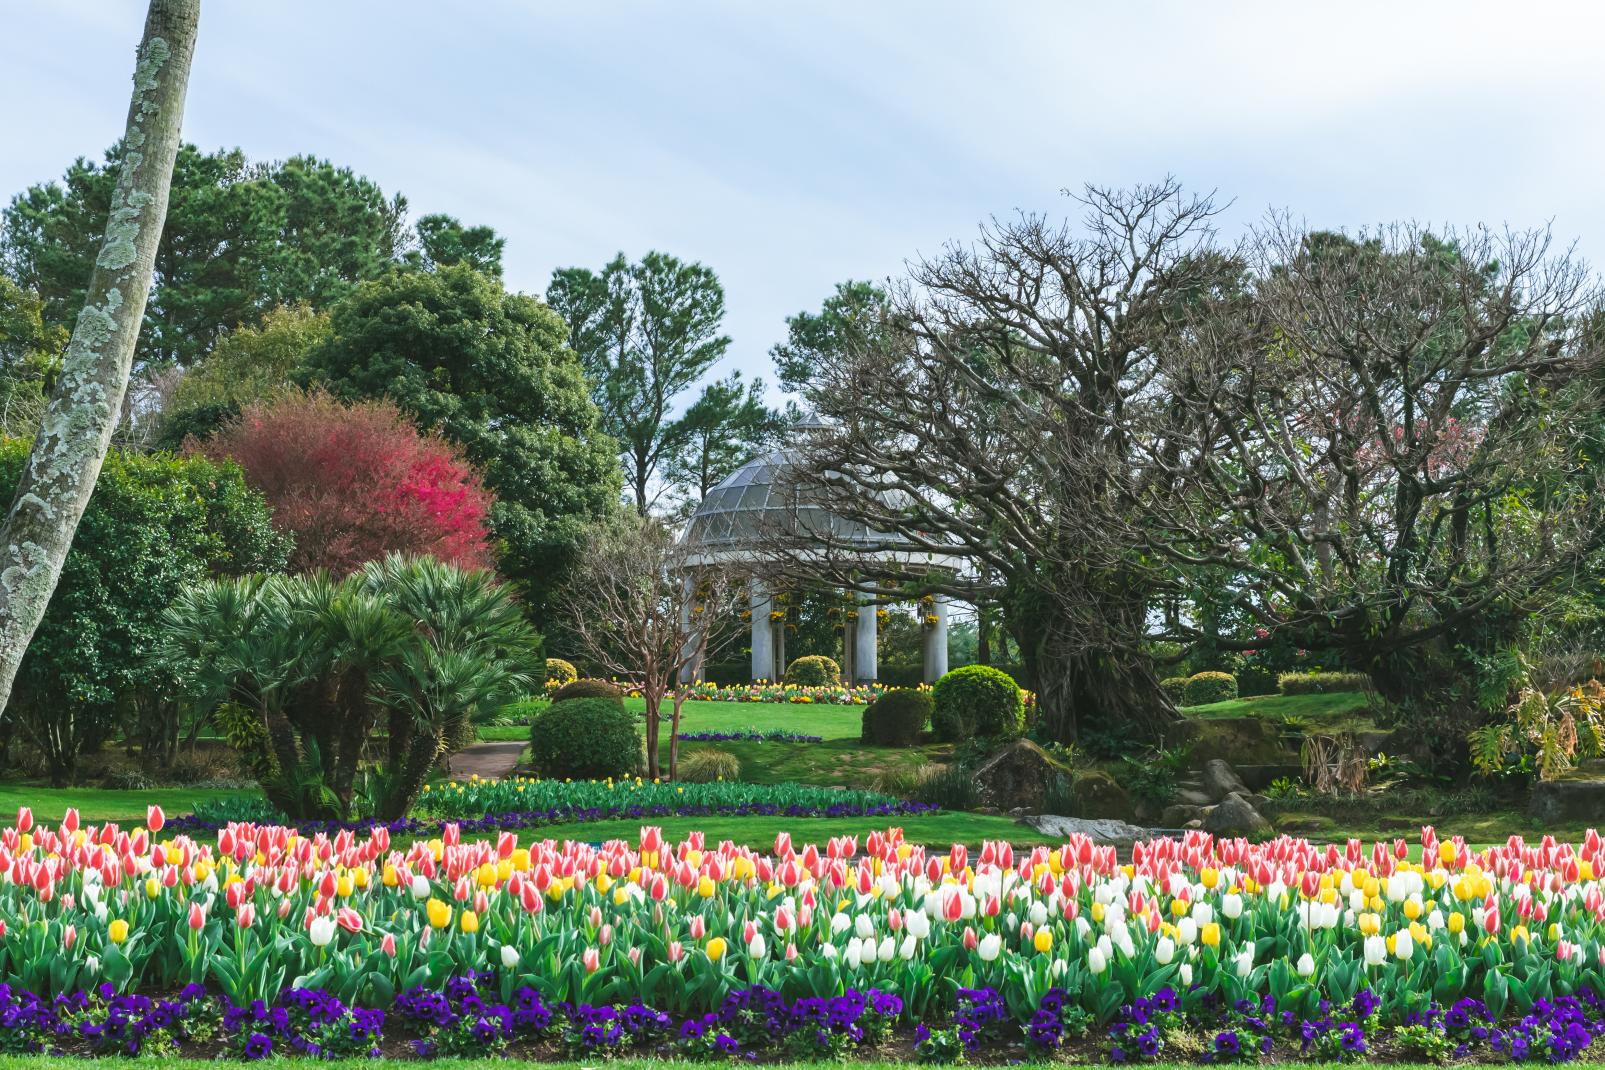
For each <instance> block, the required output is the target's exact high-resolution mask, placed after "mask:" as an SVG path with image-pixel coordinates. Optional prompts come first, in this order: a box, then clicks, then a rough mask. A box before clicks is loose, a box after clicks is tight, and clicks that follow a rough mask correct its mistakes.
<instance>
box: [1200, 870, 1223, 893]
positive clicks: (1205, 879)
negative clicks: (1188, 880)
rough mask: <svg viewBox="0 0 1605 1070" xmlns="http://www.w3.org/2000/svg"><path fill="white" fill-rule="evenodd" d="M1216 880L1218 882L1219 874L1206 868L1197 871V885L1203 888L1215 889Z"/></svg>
mask: <svg viewBox="0 0 1605 1070" xmlns="http://www.w3.org/2000/svg"><path fill="white" fill-rule="evenodd" d="M1218 880H1220V874H1219V873H1218V872H1216V871H1215V870H1213V869H1211V868H1210V867H1208V866H1205V867H1204V868H1203V869H1201V870H1199V871H1198V883H1200V884H1202V885H1203V886H1204V887H1205V888H1213V887H1215V882H1216V881H1218Z"/></svg>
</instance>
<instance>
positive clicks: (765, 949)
mask: <svg viewBox="0 0 1605 1070" xmlns="http://www.w3.org/2000/svg"><path fill="white" fill-rule="evenodd" d="M768 953H769V945H768V944H767V943H766V942H765V941H764V938H763V933H755V934H754V935H753V937H752V939H751V940H749V941H747V954H748V955H751V956H752V957H753V958H755V959H761V958H763V957H764V956H765V955H767V954H768Z"/></svg>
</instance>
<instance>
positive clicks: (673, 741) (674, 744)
mask: <svg viewBox="0 0 1605 1070" xmlns="http://www.w3.org/2000/svg"><path fill="white" fill-rule="evenodd" d="M685 691H686V689H685V688H683V687H677V688H675V689H674V698H672V699H670V701H671V702H673V703H674V712H673V713H672V714H670V718H669V779H670V780H679V779H680V707H682V706H684V705H685Z"/></svg>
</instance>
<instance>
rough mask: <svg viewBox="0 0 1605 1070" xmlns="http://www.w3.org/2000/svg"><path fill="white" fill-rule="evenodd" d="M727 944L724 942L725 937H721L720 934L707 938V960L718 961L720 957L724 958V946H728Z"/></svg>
mask: <svg viewBox="0 0 1605 1070" xmlns="http://www.w3.org/2000/svg"><path fill="white" fill-rule="evenodd" d="M728 946H729V945H728V944H727V943H726V942H725V938H724V937H722V936H715V937H714V938H713V939H712V940H709V941H708V959H709V961H711V962H718V961H719V960H720V959H722V958H724V953H725V948H726V947H728Z"/></svg>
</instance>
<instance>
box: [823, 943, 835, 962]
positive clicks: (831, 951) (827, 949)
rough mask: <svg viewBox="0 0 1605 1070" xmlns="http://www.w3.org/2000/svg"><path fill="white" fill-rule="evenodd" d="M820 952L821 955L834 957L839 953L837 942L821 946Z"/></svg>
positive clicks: (829, 957)
mask: <svg viewBox="0 0 1605 1070" xmlns="http://www.w3.org/2000/svg"><path fill="white" fill-rule="evenodd" d="M819 953H820V954H821V955H823V956H825V957H826V958H827V959H833V958H835V957H836V955H837V951H836V945H835V944H826V945H824V946H823V947H821V948H820V949H819Z"/></svg>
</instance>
